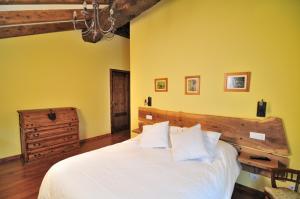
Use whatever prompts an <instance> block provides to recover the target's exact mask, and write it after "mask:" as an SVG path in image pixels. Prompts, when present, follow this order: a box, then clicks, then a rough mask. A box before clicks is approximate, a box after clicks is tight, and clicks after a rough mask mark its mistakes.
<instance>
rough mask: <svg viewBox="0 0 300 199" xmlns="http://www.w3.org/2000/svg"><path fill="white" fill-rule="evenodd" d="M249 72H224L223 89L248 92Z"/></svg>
mask: <svg viewBox="0 0 300 199" xmlns="http://www.w3.org/2000/svg"><path fill="white" fill-rule="evenodd" d="M250 76H251V73H250V72H239V73H225V75H224V91H225V92H230V91H232V92H249V90H250Z"/></svg>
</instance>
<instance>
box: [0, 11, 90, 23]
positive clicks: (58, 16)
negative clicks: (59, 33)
mask: <svg viewBox="0 0 300 199" xmlns="http://www.w3.org/2000/svg"><path fill="white" fill-rule="evenodd" d="M74 11H76V13H77V19H79V20H80V19H84V16H83V15H82V14H81V10H80V9H77V10H24V11H2V12H0V26H3V25H16V24H21V25H24V24H28V23H40V22H54V21H70V20H72V19H73V12H74ZM90 12H92V11H91V10H90Z"/></svg>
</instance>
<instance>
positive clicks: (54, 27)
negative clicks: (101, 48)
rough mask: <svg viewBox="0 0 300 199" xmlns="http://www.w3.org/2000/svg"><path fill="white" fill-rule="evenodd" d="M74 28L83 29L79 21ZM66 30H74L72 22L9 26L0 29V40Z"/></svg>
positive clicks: (82, 24)
mask: <svg viewBox="0 0 300 199" xmlns="http://www.w3.org/2000/svg"><path fill="white" fill-rule="evenodd" d="M76 27H77V28H78V29H82V28H84V27H85V25H84V23H83V22H82V21H81V22H77V24H76ZM67 30H74V27H73V23H72V22H57V23H47V24H34V25H23V26H9V27H2V28H0V39H3V38H10V37H19V36H26V35H35V34H42V33H51V32H60V31H67Z"/></svg>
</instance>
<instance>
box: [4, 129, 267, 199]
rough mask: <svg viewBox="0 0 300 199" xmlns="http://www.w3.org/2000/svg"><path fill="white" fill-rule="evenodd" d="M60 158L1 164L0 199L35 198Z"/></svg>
mask: <svg viewBox="0 0 300 199" xmlns="http://www.w3.org/2000/svg"><path fill="white" fill-rule="evenodd" d="M129 136H130V135H129V133H120V134H114V135H111V136H107V137H103V138H101V139H94V140H89V141H86V142H83V143H81V147H80V151H79V153H84V152H87V151H91V150H94V149H98V148H101V147H104V146H108V145H111V144H114V143H118V142H122V141H124V140H127V139H129ZM57 161H59V159H52V160H47V161H43V162H39V163H32V164H28V165H23V164H22V162H21V160H14V161H10V162H6V163H2V164H0V199H6V198H7V199H25V198H26V199H27V198H28V199H35V198H37V195H38V191H39V187H40V184H41V182H42V179H43V177H44V175H45V173H46V172H47V171H48V169H49V168H50V167H51V166H52V165H53V164H54V163H56V162H57ZM252 198H253V199H254V198H255V199H259V198H261V195H259V193H256V192H255V191H254V192H253V190H252V191H248V190H245V187H243V186H236V188H235V191H234V193H233V197H232V199H252Z"/></svg>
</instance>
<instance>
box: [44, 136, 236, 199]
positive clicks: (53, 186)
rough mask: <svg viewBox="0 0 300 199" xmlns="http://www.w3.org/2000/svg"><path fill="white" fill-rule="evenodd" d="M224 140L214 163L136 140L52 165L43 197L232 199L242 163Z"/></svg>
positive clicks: (70, 198) (219, 144) (45, 180)
mask: <svg viewBox="0 0 300 199" xmlns="http://www.w3.org/2000/svg"><path fill="white" fill-rule="evenodd" d="M236 156H237V152H236V150H235V149H234V148H233V147H232V146H231V145H229V144H227V143H225V142H222V141H219V143H218V146H217V155H216V158H215V160H214V161H213V162H212V163H208V162H203V161H199V160H197V161H196V160H194V161H181V162H176V161H174V160H173V159H172V154H171V150H170V149H145V148H140V147H139V146H138V143H137V140H135V139H132V140H128V141H125V142H122V143H119V144H115V145H112V146H108V147H105V148H101V149H98V150H95V151H91V152H88V153H84V154H81V155H77V156H74V157H71V158H68V159H65V160H63V161H61V162H58V163H57V164H55V165H53V166H52V167H51V169H50V170H49V171H48V172H47V174H46V175H45V177H44V179H43V182H42V185H41V187H40V192H39V197H38V198H39V199H94V198H95V199H230V198H231V194H232V191H233V187H234V183H235V181H236V179H237V177H238V175H239V172H240V166H239V164H238V162H237V160H236Z"/></svg>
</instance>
